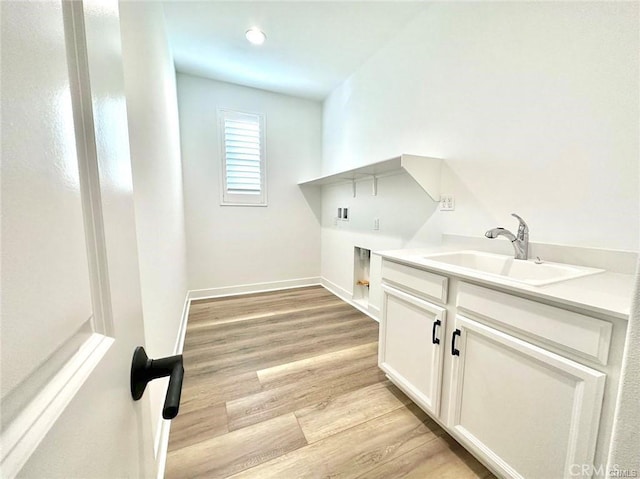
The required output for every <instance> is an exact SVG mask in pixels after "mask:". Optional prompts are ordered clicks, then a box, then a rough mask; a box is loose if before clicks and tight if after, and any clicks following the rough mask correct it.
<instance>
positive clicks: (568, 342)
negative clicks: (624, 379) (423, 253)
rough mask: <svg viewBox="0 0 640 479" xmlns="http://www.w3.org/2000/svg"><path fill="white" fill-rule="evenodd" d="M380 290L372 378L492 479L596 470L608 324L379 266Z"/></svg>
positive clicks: (601, 453)
mask: <svg viewBox="0 0 640 479" xmlns="http://www.w3.org/2000/svg"><path fill="white" fill-rule="evenodd" d="M381 288H382V291H383V302H382V312H381V313H382V314H381V321H380V345H379V348H380V349H379V366H380V368H381V369H382V370H383V371H384V372H385V373H386V374H387V376H388V377H389V378H390V379H391V381H392V382H394V383H395V384H396V385H397V386H398V387H399V388H400V389H402V390H403V391H404V392H405V393H406V394H407V395H408V396H409V397H410V398H411V399H413V401H414V402H416V403H417V404H418V405H419V406H421V407H422V409H424V410H425V411H426V412H428V413H429V414H430V415H431V416H432V417H433V418H434V419H435V420H436V421H437V422H438V423H440V424H441V425H442V426H443V427H444V428H445V429H446V430H447V431H448V432H449V433H450V434H451V435H452V436H454V437H455V438H456V439H457V440H458V441H460V443H461V444H462V445H464V446H465V447H466V448H467V449H468V450H469V451H471V452H472V453H473V454H474V455H475V456H476V457H478V458H479V459H480V460H482V461H483V462H484V463H485V464H486V465H487V466H488V467H490V468H491V469H492V470H493V471H494V472H495V473H496V474H497V475H499V476H501V477H505V478H526V479H560V478H565V479H568V478H571V477H575V475H576V472H579V474H580V477H582V478H583V479H587V478H588V477H591V476H589V475H588V474H585V472H586V471H591V472H592V471H595V470H597V469H598V467H600V466H601V465H603V464H604V461H606V453H607V445H608V443H607V440H608V439H607V438H609V437H610V428H611V426H610V425H611V416H612V411H613V404H615V399H614V398H615V384H607V383H606V378H607V375H608V374H610V375H613V377H614V378H615V377H617V371H618V370H619V361H620V356H619V355H618V354H617V353H611V351H612V346H611V344H612V338H613V323H612V322H610V321H608V320H605V319H603V318H598V317H592V316H589V315H587V314H584V312H579V311H571V310H568V309H565V308H559V307H557V306H553V305H550V304H543V303H541V302H539V301H535V300H532V299H528V298H523V297H519V296H516V295H513V294H510V293H507V292H503V291H498V290H494V289H490V288H485V287H482V286H478V285H473V284H470V283H467V282H464V281H462V280H460V279H458V278H456V277H455V276H451V277H447V276H443V275H442V274H439V273H437V272H434V271H425V270H422V269H419V268H414V267H411V266H409V265H405V264H400V263H396V262H393V261H389V260H387V259H383V264H382V285H381ZM432 301H433V302H432ZM437 304H440V305H437ZM447 314H448V316H449V321H448V323H449V324H447V321H446V318H447ZM616 338H617V339H616V341H617V342H618V344H620V343H621V340H622V336H621V335H620V334H619V330H618V333H616ZM610 356H611V358H610ZM598 477H600V476H598Z"/></svg>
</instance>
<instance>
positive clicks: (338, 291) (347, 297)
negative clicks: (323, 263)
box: [321, 278, 380, 322]
mask: <svg viewBox="0 0 640 479" xmlns="http://www.w3.org/2000/svg"><path fill="white" fill-rule="evenodd" d="M321 284H322V286H323V287H324V288H325V289H326V290H327V291H330V292H331V293H333V294H335V295H336V296H337V297H338V298H340V299H342V300H343V301H345V302H347V303H349V304H350V305H351V306H353V307H354V308H356V309H357V310H358V311H360V312H362V313H364V314H366V315H367V316H369V317H370V318H371V319H373V320H375V321H378V322H380V321H379V319H378V317H376V316H375V315H374V314H373V312H375V311H377V312H378V314H379V313H380V309H379V308H376V307H374V306H369V309H365V308H364V307H362V305H360V304H358V303H356V302H355V301H353V294H352V293H351V292H350V291H347V290H346V289H344V288H343V287H341V286H338V285H337V284H335V283H332V282H331V281H329V280H328V279H327V278H322V283H321Z"/></svg>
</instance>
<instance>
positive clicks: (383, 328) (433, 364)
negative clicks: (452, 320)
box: [378, 285, 446, 416]
mask: <svg viewBox="0 0 640 479" xmlns="http://www.w3.org/2000/svg"><path fill="white" fill-rule="evenodd" d="M382 290H383V301H382V308H383V310H382V321H381V323H380V346H379V347H380V349H379V358H378V363H379V365H380V368H381V369H382V370H383V371H384V372H385V373H387V375H388V376H389V378H390V379H391V380H392V381H393V382H394V383H395V384H396V385H397V386H398V387H400V389H402V390H403V391H404V392H405V393H406V394H407V395H408V396H409V397H411V399H413V400H414V401H415V402H416V403H417V404H418V405H419V406H420V407H422V408H423V409H425V410H426V411H428V412H430V413H432V414H434V415H436V416H437V415H438V413H439V408H440V390H441V381H442V353H443V347H442V346H443V335H444V331H445V313H446V311H445V309H444V308H440V307H438V306H436V305H433V304H431V303H428V302H426V301H423V300H421V299H418V298H416V297H414V296H411V295H409V294H407V293H404V292H402V291H400V290H397V289H395V288H393V287H390V286H388V285H382Z"/></svg>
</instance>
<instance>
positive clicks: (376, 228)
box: [373, 218, 380, 231]
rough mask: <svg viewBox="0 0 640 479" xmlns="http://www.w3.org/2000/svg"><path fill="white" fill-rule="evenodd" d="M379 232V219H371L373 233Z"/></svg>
mask: <svg viewBox="0 0 640 479" xmlns="http://www.w3.org/2000/svg"><path fill="white" fill-rule="evenodd" d="M379 230H380V218H373V231H379Z"/></svg>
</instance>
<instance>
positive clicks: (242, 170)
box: [220, 111, 266, 204]
mask: <svg viewBox="0 0 640 479" xmlns="http://www.w3.org/2000/svg"><path fill="white" fill-rule="evenodd" d="M221 113H222V114H221V125H220V126H221V129H222V136H223V145H224V146H223V160H224V161H223V162H224V165H223V180H224V181H223V183H224V185H223V187H224V191H223V203H226V204H265V203H266V201H265V199H266V195H265V184H264V183H265V182H264V178H265V171H264V170H265V161H264V144H263V142H264V131H263V117H262V115H259V114H250V113H240V112H233V111H223V112H221Z"/></svg>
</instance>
